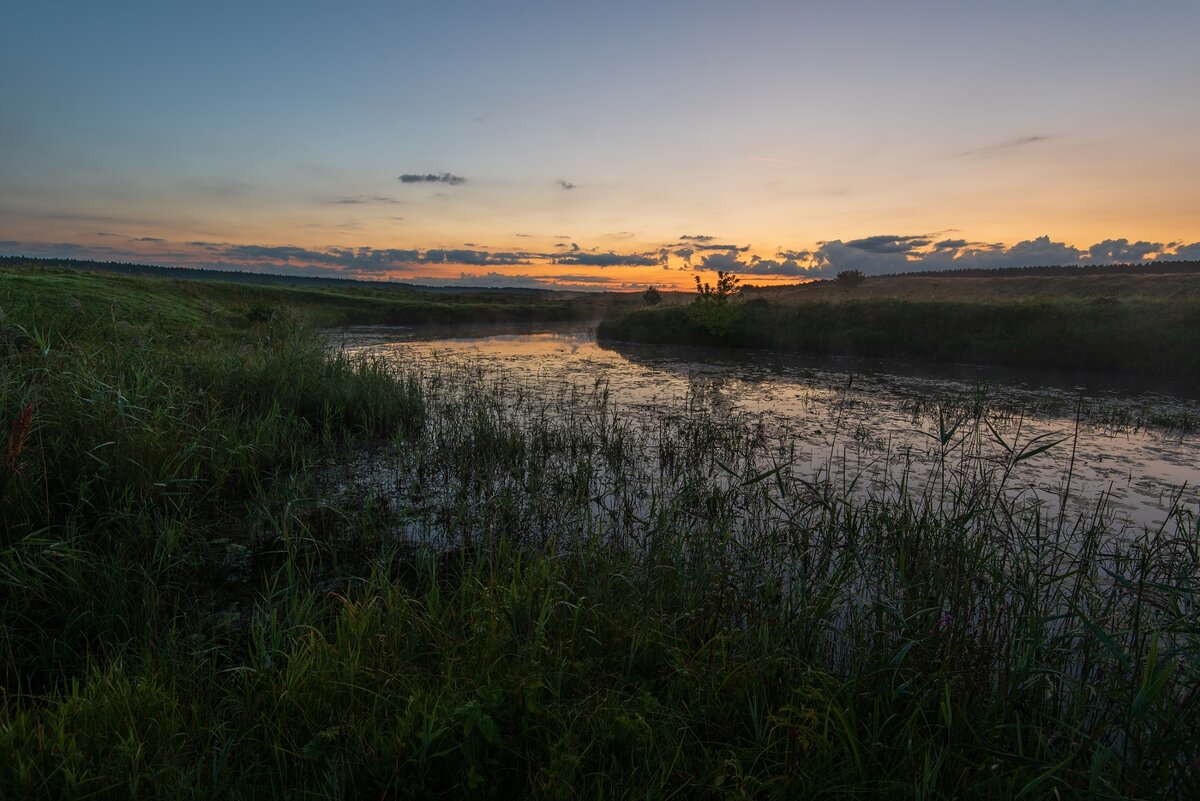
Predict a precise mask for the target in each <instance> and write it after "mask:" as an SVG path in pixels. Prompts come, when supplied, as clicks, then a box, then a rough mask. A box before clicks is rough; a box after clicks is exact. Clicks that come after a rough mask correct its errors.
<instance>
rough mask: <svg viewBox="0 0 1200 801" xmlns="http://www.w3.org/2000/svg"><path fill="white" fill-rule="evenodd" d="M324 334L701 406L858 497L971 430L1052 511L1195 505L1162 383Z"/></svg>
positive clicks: (381, 331) (1016, 484)
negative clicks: (850, 483) (845, 482)
mask: <svg viewBox="0 0 1200 801" xmlns="http://www.w3.org/2000/svg"><path fill="white" fill-rule="evenodd" d="M328 333H329V336H330V338H331V340H332V341H334V342H336V343H338V344H339V345H340V346H341V347H343V348H345V349H346V350H348V351H350V352H354V353H363V352H369V353H373V354H377V355H380V356H383V357H385V358H386V359H388V360H390V361H393V362H394V363H396V364H397V365H398V366H399V367H402V368H406V369H414V370H417V371H420V372H425V373H429V372H430V371H435V370H436V371H442V370H445V369H447V368H448V366H458V367H461V366H468V367H470V368H471V369H474V370H482V371H486V372H488V373H491V374H494V375H495V377H496V379H497V380H498V381H503V382H504V383H505V384H506V385H509V386H512V387H513V388H514V389H519V390H520V391H521V392H522V393H523V394H526V395H529V394H532V395H533V396H535V397H538V398H540V399H542V401H543V402H545V403H547V404H550V405H553V404H554V403H555V402H558V401H560V399H563V398H569V397H579V395H580V393H581V391H583V390H589V389H593V388H595V387H596V386H603V387H604V388H605V389H606V390H607V392H608V395H609V397H610V398H611V401H612V402H613V403H614V405H615V406H616V407H617V408H618V409H619V410H621V411H623V412H624V413H627V414H633V415H642V416H644V415H654V414H658V413H661V410H663V409H664V408H668V409H669V408H672V407H676V406H677V405H678V404H681V403H697V402H700V403H704V404H707V405H708V406H709V408H710V409H711V411H712V412H713V413H714V414H717V415H723V416H724V415H729V416H733V415H744V416H747V419H752V420H753V424H754V425H756V426H760V427H761V428H762V430H763V432H764V435H765V436H771V437H775V438H779V439H780V440H781V441H782V440H784V439H787V440H791V441H793V442H794V443H795V444H796V445H797V446H798V447H799V451H798V453H797V456H798V457H799V459H800V460H801V462H802V463H801V464H800V469H801V472H803V470H804V469H807V470H809V471H814V472H816V471H821V470H825V471H828V472H829V473H832V472H834V471H835V470H840V471H841V473H842V475H844V476H845V475H851V476H854V477H856V478H857V479H858V480H861V482H862V485H863V486H864V487H869V486H871V485H872V484H882V483H884V482H887V481H889V480H894V479H895V475H896V473H897V471H913V470H914V469H915V470H916V472H917V473H920V471H921V469H922V466H924V469H926V470H928V469H931V468H930V466H931V465H934V464H936V463H937V462H938V461H939V459H940V458H941V452H942V451H944V450H945V449H946V447H947V446H948V445H954V444H955V443H961V442H964V441H965V439H964V438H965V437H966V436H968V435H971V436H973V440H972V441H971V447H972V448H973V451H972V453H971V458H972V459H976V460H980V461H981V462H982V463H991V464H1001V463H1006V462H1010V461H1011V460H1012V455H1013V454H1014V453H1016V452H1020V449H1022V448H1025V449H1026V452H1027V453H1028V452H1034V455H1032V456H1030V457H1029V458H1027V459H1023V460H1021V461H1020V462H1019V463H1017V464H1016V465H1014V466H1013V468H1012V475H1011V477H1010V479H1009V481H1008V486H1009V487H1010V488H1011V489H1012V491H1013V492H1016V493H1025V494H1027V495H1028V497H1029V498H1030V499H1031V501H1032V502H1034V503H1039V504H1044V505H1045V506H1046V508H1047V509H1048V510H1049V511H1050V512H1051V513H1052V512H1053V511H1054V510H1055V509H1056V508H1057V507H1058V504H1060V503H1061V502H1062V499H1063V498H1064V497H1066V498H1067V503H1068V510H1069V511H1080V512H1082V511H1086V510H1088V509H1090V508H1094V507H1095V504H1096V500H1097V499H1098V498H1099V497H1100V496H1101V495H1105V496H1106V497H1107V499H1108V504H1109V510H1110V511H1111V512H1112V513H1113V514H1115V515H1117V516H1118V517H1120V518H1122V519H1125V520H1128V521H1130V522H1132V523H1134V524H1137V525H1145V526H1156V525H1159V524H1161V523H1162V522H1163V521H1164V520H1165V519H1166V518H1167V516H1168V514H1169V513H1170V512H1171V510H1172V509H1173V508H1175V507H1176V506H1177V505H1182V506H1183V507H1185V508H1186V509H1189V510H1195V509H1196V507H1197V505H1198V504H1200V492H1198V491H1197V486H1198V485H1200V465H1198V464H1197V461H1196V459H1195V457H1194V455H1193V454H1194V453H1195V452H1196V445H1197V444H1198V443H1197V440H1198V439H1200V437H1198V436H1197V434H1196V433H1194V432H1195V427H1196V424H1197V422H1198V421H1200V403H1198V402H1196V401H1195V400H1190V399H1187V398H1181V397H1177V396H1172V395H1167V394H1163V393H1162V392H1161V388H1159V389H1160V391H1149V390H1147V389H1146V388H1144V387H1143V388H1141V389H1140V391H1133V388H1132V387H1130V385H1125V386H1124V387H1117V388H1113V387H1111V386H1110V387H1109V388H1102V389H1090V390H1089V389H1085V388H1084V387H1083V386H1081V385H1079V384H1078V383H1076V381H1077V380H1078V378H1079V377H1075V376H1068V377H1066V381H1065V382H1064V380H1063V379H1064V377H1063V376H1061V375H1057V374H1045V373H1040V374H1030V373H1018V372H1016V371H1011V370H987V369H983V368H950V369H948V370H945V369H943V370H937V371H931V370H929V369H928V368H925V367H923V366H921V365H916V364H900V365H897V364H884V363H881V362H867V361H830V360H814V359H808V358H805V357H803V356H798V355H796V354H784V353H769V352H768V353H761V352H748V351H733V350H728V351H713V350H711V349H705V350H703V351H701V350H697V349H692V348H680V347H675V346H649V345H629V344H619V345H616V344H613V345H609V344H600V343H597V341H596V338H595V333H594V327H592V326H583V325H572V326H565V327H558V328H554V329H552V330H546V329H545V328H544V327H543V328H540V329H539V328H523V329H522V328H514V327H511V326H510V327H506V328H503V329H497V328H495V327H492V328H487V329H478V328H477V329H464V328H454V329H442V330H439V331H431V330H430V329H428V328H423V329H407V330H406V329H395V328H356V329H349V330H346V331H340V332H328ZM1095 383H1096V382H1094V381H1089V384H1092V385H1093V386H1094V385H1095ZM1060 440H1061V441H1060ZM1055 442H1057V444H1056V445H1054V446H1053V447H1050V448H1048V449H1046V450H1044V451H1040V452H1039V451H1037V448H1039V447H1040V446H1041V445H1045V444H1050V443H1055Z"/></svg>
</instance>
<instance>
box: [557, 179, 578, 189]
mask: <svg viewBox="0 0 1200 801" xmlns="http://www.w3.org/2000/svg"><path fill="white" fill-rule="evenodd" d="M558 185H559V186H561V187H562V188H563V189H574V188H575V184H573V183H571V182H570V181H564V180H563V179H561V178H560V179H558Z"/></svg>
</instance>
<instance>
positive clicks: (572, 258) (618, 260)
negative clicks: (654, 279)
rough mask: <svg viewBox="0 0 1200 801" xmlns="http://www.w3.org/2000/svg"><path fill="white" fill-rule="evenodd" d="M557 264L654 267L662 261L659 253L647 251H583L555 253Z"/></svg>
mask: <svg viewBox="0 0 1200 801" xmlns="http://www.w3.org/2000/svg"><path fill="white" fill-rule="evenodd" d="M553 259H554V263H555V264H573V265H578V266H580V267H653V266H657V265H658V264H661V263H662V257H660V256H659V255H657V254H654V255H648V254H645V253H625V254H622V253H612V252H609V253H582V252H576V253H572V254H571V255H569V256H563V255H555V256H554V257H553Z"/></svg>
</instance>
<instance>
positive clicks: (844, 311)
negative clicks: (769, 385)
mask: <svg viewBox="0 0 1200 801" xmlns="http://www.w3.org/2000/svg"><path fill="white" fill-rule="evenodd" d="M840 283H841V282H823V283H822V284H814V285H810V286H808V287H800V288H792V289H778V290H776V289H771V290H763V289H762V288H754V289H749V290H746V291H742V292H738V291H736V290H733V291H730V292H728V293H726V294H725V295H720V294H713V295H708V296H705V295H696V296H694V300H693V302H690V303H685V304H682V305H680V304H664V305H660V306H653V307H650V308H644V309H638V310H634V311H631V312H629V313H627V314H625V315H623V316H620V317H617V318H614V319H607V320H604V321H602V322H601V323H600V326H599V328H598V329H597V336H598V337H599V338H600V339H602V340H608V341H623V342H640V343H649V344H702V345H710V346H722V347H737V348H771V349H776V350H793V351H798V352H804V353H809V354H814V355H819V356H850V357H866V358H904V359H917V360H922V361H928V362H931V363H941V364H955V363H956V364H983V365H995V366H999V367H1023V368H1048V369H1058V370H1083V371H1093V372H1120V373H1129V374H1139V375H1145V376H1153V377H1160V378H1162V377H1170V378H1174V379H1178V380H1180V381H1183V382H1188V383H1196V382H1197V381H1200V274H1195V273H1193V272H1187V273H1182V274H1175V273H1167V274H1163V275H1147V274H1145V273H1140V274H1137V273H1135V274H1130V275H1120V274H1117V275H1114V274H1086V275H1083V276H1068V277H1066V278H1062V277H1059V278H1046V277H1040V276H1035V277H1029V276H1023V275H1022V276H1017V277H1000V278H996V277H990V278H979V277H960V276H951V277H945V276H941V275H937V274H930V275H906V276H893V277H888V278H867V279H862V280H860V281H857V282H852V283H850V284H849V285H842V286H839V284H840Z"/></svg>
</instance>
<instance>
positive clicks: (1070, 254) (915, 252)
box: [810, 235, 1089, 276]
mask: <svg viewBox="0 0 1200 801" xmlns="http://www.w3.org/2000/svg"><path fill="white" fill-rule="evenodd" d="M1088 257H1089V254H1088V252H1087V251H1085V250H1081V249H1079V248H1076V247H1073V246H1071V245H1067V244H1065V243H1063V242H1054V241H1052V240H1051V239H1050V237H1048V236H1039V237H1036V238H1034V239H1026V240H1024V241H1021V242H1018V243H1016V244H1015V245H1012V246H1011V247H1005V246H1004V245H1001V244H988V243H982V242H966V241H964V240H958V239H944V240H941V241H940V242H937V243H932V242H931V241H930V238H929V237H925V236H901V237H897V236H891V235H881V236H871V237H866V238H864V239H854V240H851V241H849V242H842V241H841V240H839V239H835V240H832V241H830V242H822V243H821V244H820V247H818V248H817V249H816V250H815V251H813V254H812V260H813V263H814V265H815V266H816V268H817V269H816V271H815V272H810V274H818V275H823V276H832V275H836V274H837V273H839V272H841V271H842V270H861V271H862V272H863V273H864V274H866V275H881V274H884V273H899V272H914V271H921V270H967V269H997V268H1003V267H1036V266H1047V265H1060V264H1080V263H1082V262H1084V261H1086V260H1087V259H1088Z"/></svg>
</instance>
